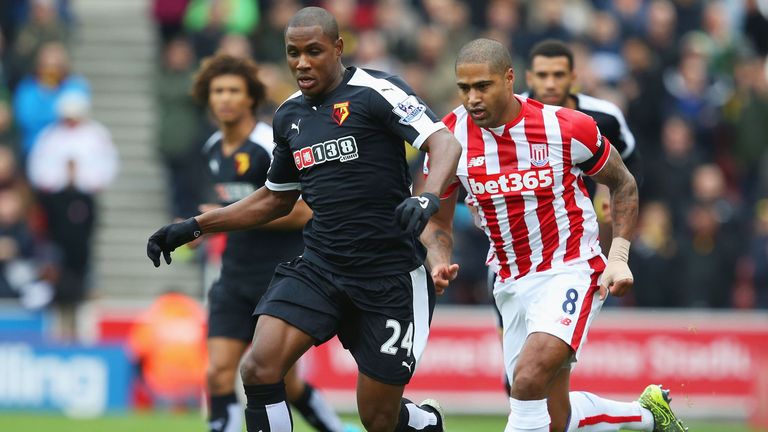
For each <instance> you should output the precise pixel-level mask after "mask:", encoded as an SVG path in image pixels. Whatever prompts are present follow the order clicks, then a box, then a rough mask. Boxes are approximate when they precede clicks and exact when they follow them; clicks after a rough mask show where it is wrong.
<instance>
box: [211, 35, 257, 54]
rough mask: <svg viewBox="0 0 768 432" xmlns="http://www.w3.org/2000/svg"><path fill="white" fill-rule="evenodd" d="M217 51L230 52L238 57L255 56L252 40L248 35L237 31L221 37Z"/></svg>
mask: <svg viewBox="0 0 768 432" xmlns="http://www.w3.org/2000/svg"><path fill="white" fill-rule="evenodd" d="M216 53H217V54H228V55H231V56H233V57H238V58H251V57H253V50H252V49H251V41H250V40H249V39H248V38H247V37H245V36H243V35H241V34H237V33H230V34H228V35H225V36H224V37H223V38H221V40H220V41H219V48H218V49H217V50H216Z"/></svg>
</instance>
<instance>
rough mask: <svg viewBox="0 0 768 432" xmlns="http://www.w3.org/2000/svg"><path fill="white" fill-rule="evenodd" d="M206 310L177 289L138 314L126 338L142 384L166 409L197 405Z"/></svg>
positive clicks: (202, 382) (201, 383)
mask: <svg viewBox="0 0 768 432" xmlns="http://www.w3.org/2000/svg"><path fill="white" fill-rule="evenodd" d="M205 335H206V329H205V310H204V309H203V307H202V305H200V304H199V303H198V302H197V301H196V300H194V299H193V298H191V297H189V296H187V295H184V294H182V293H178V292H168V293H166V294H163V295H161V296H159V297H157V299H155V301H154V302H153V303H152V305H151V306H150V307H149V308H148V309H147V310H145V311H144V312H142V314H141V315H140V316H139V318H138V320H137V321H136V323H135V324H134V325H133V327H132V328H131V330H130V333H129V336H128V348H129V350H130V352H131V354H132V356H133V358H134V360H135V362H136V363H137V365H138V366H139V371H140V373H141V376H140V379H141V382H142V383H143V384H144V385H146V387H147V389H148V390H149V392H150V394H151V396H152V397H153V402H154V403H156V404H157V405H159V406H161V407H164V408H173V409H183V408H190V407H197V406H199V403H200V400H201V397H202V394H203V389H204V385H205V368H206V365H205V362H206V360H205V359H206V358H207V354H206V349H205Z"/></svg>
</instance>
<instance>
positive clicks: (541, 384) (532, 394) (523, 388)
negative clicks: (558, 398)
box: [511, 365, 548, 400]
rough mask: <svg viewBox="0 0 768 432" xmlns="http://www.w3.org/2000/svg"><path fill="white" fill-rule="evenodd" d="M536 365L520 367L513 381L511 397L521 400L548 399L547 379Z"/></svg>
mask: <svg viewBox="0 0 768 432" xmlns="http://www.w3.org/2000/svg"><path fill="white" fill-rule="evenodd" d="M545 378H546V377H544V376H543V374H542V371H541V369H540V368H538V367H536V366H535V365H531V366H524V367H519V368H517V369H516V370H515V376H514V379H513V380H512V391H511V396H512V397H513V398H515V399H520V400H533V399H542V398H544V397H546V384H547V381H548V380H547V379H545Z"/></svg>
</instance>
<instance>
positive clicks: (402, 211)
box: [395, 192, 440, 236]
mask: <svg viewBox="0 0 768 432" xmlns="http://www.w3.org/2000/svg"><path fill="white" fill-rule="evenodd" d="M439 208H440V198H438V197H436V196H435V195H434V194H431V193H429V192H424V193H423V194H421V195H419V196H417V197H409V198H406V199H405V200H404V201H403V202H401V203H400V205H398V206H397V208H396V209H395V221H397V223H399V224H400V226H401V227H402V228H403V229H404V230H405V231H407V232H411V233H413V234H415V235H417V236H418V235H419V234H421V232H422V231H424V228H425V227H426V226H427V222H429V218H431V217H432V215H433V214H435V213H437V210H438V209H439Z"/></svg>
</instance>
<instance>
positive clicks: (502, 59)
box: [455, 38, 512, 73]
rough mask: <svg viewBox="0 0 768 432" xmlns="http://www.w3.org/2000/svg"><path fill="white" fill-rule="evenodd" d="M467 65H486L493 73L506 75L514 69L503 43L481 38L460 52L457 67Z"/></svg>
mask: <svg viewBox="0 0 768 432" xmlns="http://www.w3.org/2000/svg"><path fill="white" fill-rule="evenodd" d="M467 63H478V64H480V63H484V64H487V65H489V66H490V68H491V70H492V71H493V72H498V73H504V72H506V71H507V70H509V68H511V67H512V56H511V55H510V54H509V50H508V49H507V48H506V47H505V46H504V45H503V44H502V43H501V42H499V41H497V40H494V39H486V38H480V39H475V40H472V41H470V42H468V43H467V44H466V45H464V46H463V47H461V49H460V50H459V54H458V55H457V56H456V64H455V67H458V66H459V65H462V64H467Z"/></svg>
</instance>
